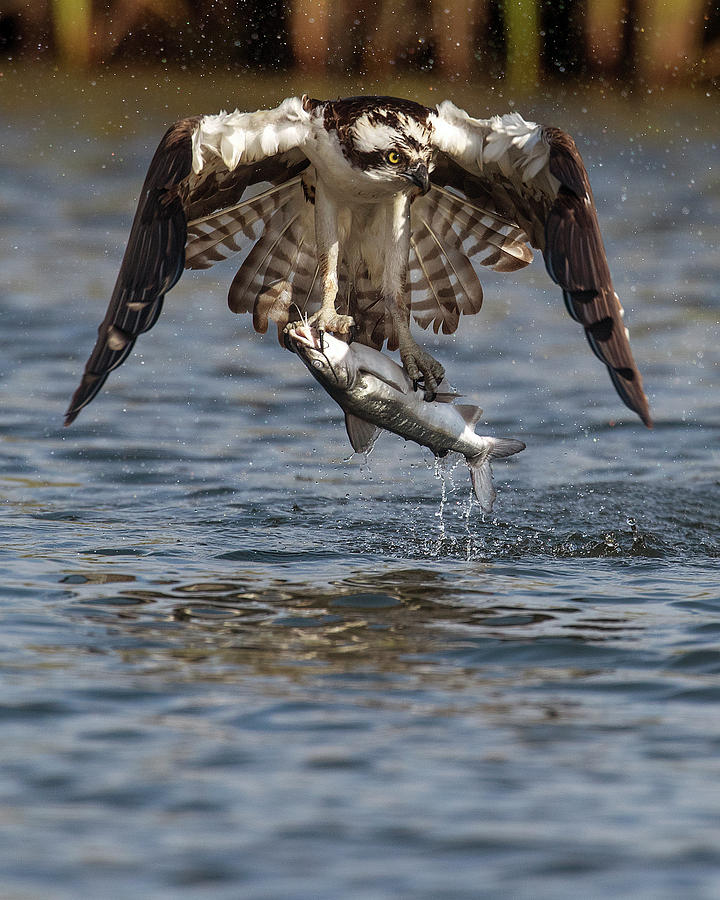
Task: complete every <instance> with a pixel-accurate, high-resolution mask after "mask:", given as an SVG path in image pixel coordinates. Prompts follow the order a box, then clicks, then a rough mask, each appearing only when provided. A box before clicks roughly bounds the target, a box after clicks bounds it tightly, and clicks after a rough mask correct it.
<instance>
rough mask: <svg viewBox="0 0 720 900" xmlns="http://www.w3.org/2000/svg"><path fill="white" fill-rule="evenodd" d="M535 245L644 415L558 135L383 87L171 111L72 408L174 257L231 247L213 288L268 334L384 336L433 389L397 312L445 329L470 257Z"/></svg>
mask: <svg viewBox="0 0 720 900" xmlns="http://www.w3.org/2000/svg"><path fill="white" fill-rule="evenodd" d="M530 247H535V248H537V249H539V250H540V251H541V252H542V254H543V256H544V258H545V265H546V267H547V271H548V273H549V274H550V277H551V278H552V279H553V280H554V281H555V282H556V283H557V284H558V285H560V287H561V288H562V291H563V295H564V298H565V303H566V306H567V309H568V312H569V313H570V315H571V316H572V317H573V318H574V319H575V320H576V321H577V322H579V323H580V324H581V325H582V326H583V327H584V329H585V334H586V335H587V338H588V341H589V342H590V346H591V347H592V349H593V351H594V352H595V354H596V355H597V356H598V357H599V358H600V360H602V362H603V363H605V365H606V366H607V368H608V371H609V373H610V378H611V379H612V382H613V384H614V385H615V388H616V389H617V392H618V394H619V395H620V397H621V398H622V400H623V401H624V403H625V404H626V405H627V406H628V407H629V408H630V409H632V410H634V411H635V412H636V413H637V414H638V415H639V416H640V418H641V419H642V421H643V422H644V423H645V424H646V425H648V426H650V425H651V424H652V423H651V420H650V411H649V407H648V402H647V398H646V396H645V394H644V392H643V386H642V378H641V376H640V373H639V371H638V369H637V366H636V365H635V361H634V360H633V356H632V352H631V350H630V344H629V341H628V333H627V329H626V328H625V326H624V324H623V321H622V316H623V309H622V306H621V305H620V301H619V299H618V297H617V294H616V293H615V291H614V290H613V285H612V281H611V278H610V271H609V268H608V263H607V259H606V256H605V250H604V248H603V243H602V238H601V236H600V229H599V226H598V220H597V214H596V210H595V204H594V201H593V197H592V192H591V189H590V183H589V181H588V176H587V172H586V170H585V166H584V165H583V162H582V159H581V157H580V154H579V152H578V150H577V148H576V146H575V143H574V141H573V139H572V138H571V137H570V135H568V134H566V133H565V132H563V131H560V130H559V129H558V128H552V127H548V126H544V125H536V124H535V123H533V122H526V121H525V120H524V119H523V118H522V117H521V116H520V115H518V114H517V113H511V114H509V115H504V116H494V117H492V118H490V119H475V118H472V117H471V116H469V115H468V114H467V113H466V112H465V111H464V110H462V109H458V107H456V106H454V105H453V104H452V103H450V102H449V101H447V100H446V101H444V102H443V103H440V104H439V105H438V106H437V107H436V108H435V109H430V108H428V107H426V106H422V105H421V104H419V103H415V102H412V101H410V100H400V99H396V98H393V97H364V96H363V97H351V98H347V99H343V100H327V101H321V100H314V99H311V98H309V97H307V96H303V97H302V98H297V97H293V98H290V99H287V100H284V101H283V102H282V103H281V104H280V106H278V107H277V108H276V109H271V110H259V111H257V112H252V113H243V112H238V111H235V112H233V113H225V112H221V113H220V114H219V115H209V116H197V117H192V118H186V119H181V120H180V121H179V122H176V123H175V124H174V125H172V126H171V127H170V129H169V130H168V131H167V132H166V134H165V136H164V137H163V139H162V141H161V142H160V145H159V147H158V149H157V151H156V153H155V156H154V157H153V160H152V162H151V163H150V169H149V171H148V174H147V177H146V179H145V183H144V185H143V189H142V194H141V197H140V201H139V203H138V208H137V212H136V214H135V219H134V222H133V225H132V228H131V231H130V238H129V240H128V245H127V249H126V251H125V256H124V258H123V261H122V265H121V268H120V273H119V275H118V279H117V283H116V285H115V290H114V291H113V294H112V298H111V300H110V305H109V308H108V310H107V314H106V316H105V319H104V320H103V322H102V324H101V325H100V328H99V330H98V339H97V343H96V344H95V348H94V349H93V352H92V354H91V356H90V358H89V360H88V362H87V365H86V367H85V372H84V374H83V378H82V381H81V384H80V386H79V387H78V389H77V391H76V392H75V394H74V396H73V398H72V401H71V403H70V406H69V408H68V411H67V413H66V420H65V423H66V424H70V422H72V421H73V419H75V417H76V416H77V414H78V413H79V412H80V410H81V409H82V408H83V407H84V406H86V405H87V404H88V403H89V402H90V401H91V400H92V399H93V397H94V396H95V395H96V394H97V393H98V391H99V390H100V388H101V387H102V385H103V383H104V381H105V379H106V378H107V376H108V374H109V373H110V372H111V371H112V370H113V369H115V368H117V366H119V365H120V364H121V363H122V362H123V361H124V360H125V359H126V358H127V356H128V354H129V353H130V350H131V349H132V346H133V344H134V342H135V339H136V338H137V336H138V335H139V334H141V333H142V332H143V331H147V330H148V329H149V328H151V327H152V326H153V325H154V324H155V322H156V321H157V318H158V316H159V315H160V311H161V308H162V304H163V299H164V296H165V294H166V293H167V291H169V290H170V288H171V287H172V286H173V285H174V284H175V283H176V282H177V280H178V279H179V278H180V275H181V273H182V270H183V267H186V268H192V269H205V268H208V267H209V266H211V265H212V264H213V263H215V262H217V261H218V260H221V259H225V258H227V257H228V256H230V255H232V254H234V253H238V252H241V253H242V252H244V253H245V256H244V258H243V259H242V262H241V264H240V266H239V269H238V271H237V274H236V275H235V277H234V279H233V281H232V284H231V285H230V291H229V297H228V303H229V306H230V309H231V310H233V312H236V313H252V316H253V325H254V327H255V329H256V330H257V331H259V332H263V333H264V332H265V331H266V330H267V328H268V325H269V322H270V321H271V320H272V321H273V322H274V323H275V324H276V325H277V328H278V335H279V337H280V340H282V339H283V332H284V330H285V329H286V328H287V327H289V326H291V325H292V324H293V323H294V322H295V321H296V320H299V319H303V318H305V319H307V318H308V317H309V323H310V324H311V325H315V327H316V328H317V329H318V330H320V331H321V332H322V331H329V332H333V333H335V334H344V335H348V339H354V340H357V341H361V342H362V343H363V344H367V345H368V346H370V347H374V348H376V349H380V348H381V347H382V346H383V344H385V343H386V342H387V345H388V347H389V348H390V349H399V351H400V356H401V359H402V363H403V365H404V367H405V369H406V371H407V373H408V375H409V376H410V378H412V379H413V381H414V382H415V383H416V384H420V383H422V385H423V387H424V389H425V391H426V393H428V394H429V395H432V393H433V392H434V390H435V389H436V387H437V385H438V384H439V383H440V381H441V379H442V377H443V367H442V366H441V365H440V363H438V362H437V361H436V360H435V359H433V357H432V356H431V355H430V354H428V353H427V352H425V351H424V350H423V349H421V347H420V346H419V345H418V344H417V342H416V341H415V339H414V338H413V337H412V335H411V332H410V318H411V316H412V318H414V319H415V321H416V322H417V323H418V324H419V325H420V326H421V327H422V328H427V327H428V326H429V325H431V324H432V326H433V328H434V330H435V332H436V333H437V332H438V331H439V330H440V329H442V331H443V333H445V334H450V333H452V332H454V331H455V330H456V328H457V327H458V322H459V319H460V315H461V314H465V315H472V314H474V313H477V312H478V310H479V309H480V306H481V304H482V299H483V293H482V287H481V285H480V281H479V279H478V274H477V271H476V268H475V266H476V265H482V266H489V267H490V268H492V269H495V270H497V271H503V272H509V271H513V270H515V269H518V268H520V267H522V266H525V265H527V264H528V263H529V262H530V261H531V259H532V251H531V249H530Z"/></svg>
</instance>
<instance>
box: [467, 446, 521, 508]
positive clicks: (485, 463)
mask: <svg viewBox="0 0 720 900" xmlns="http://www.w3.org/2000/svg"><path fill="white" fill-rule="evenodd" d="M488 440H489V441H490V451H489V452H487V453H480V454H479V455H478V456H474V457H472V458H469V459H468V460H467V464H468V468H469V469H470V479H471V481H472V486H473V491H474V492H475V496H476V497H477V501H478V503H479V504H480V509H482V511H483V512H486V513H489V512H490V511H491V510H492V508H493V503H494V502H495V497H496V496H497V492H496V491H495V488H494V487H493V483H492V469H491V467H490V460H492V459H505V458H506V457H508V456H513V455H514V454H515V453H519V452H520V451H521V450H524V449H525V444H523V442H522V441H516V440H514V439H513V438H488Z"/></svg>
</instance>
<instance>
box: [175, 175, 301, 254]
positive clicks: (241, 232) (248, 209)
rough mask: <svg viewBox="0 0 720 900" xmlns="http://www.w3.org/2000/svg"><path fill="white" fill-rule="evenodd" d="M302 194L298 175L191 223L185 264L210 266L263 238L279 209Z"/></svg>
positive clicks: (189, 223)
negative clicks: (264, 231)
mask: <svg viewBox="0 0 720 900" xmlns="http://www.w3.org/2000/svg"><path fill="white" fill-rule="evenodd" d="M301 196H302V192H301V189H300V178H299V177H296V178H293V179H291V180H290V181H288V182H285V183H284V184H280V185H274V186H273V187H271V188H269V189H268V190H266V191H263V192H262V193H261V194H258V195H257V196H255V197H252V198H251V199H249V200H243V201H242V202H241V203H238V204H236V205H235V206H231V207H229V208H228V209H223V210H222V211H220V212H218V213H214V214H212V215H209V216H204V217H203V218H201V219H195V220H194V221H192V222H188V239H187V244H186V247H185V267H186V268H188V269H208V268H210V266H212V265H213V263H215V262H218V261H220V260H223V259H227V258H228V257H229V256H232V255H233V254H234V253H238V252H240V251H242V250H244V249H246V248H247V246H248V245H249V244H251V243H254V242H255V241H257V240H258V239H259V238H260V235H261V234H262V232H263V230H264V229H265V228H266V227H267V225H268V223H269V222H270V219H271V218H272V217H273V216H274V215H275V213H276V212H277V211H278V209H282V208H283V207H284V206H286V205H287V204H288V203H290V202H291V201H292V200H293V199H296V198H298V197H301Z"/></svg>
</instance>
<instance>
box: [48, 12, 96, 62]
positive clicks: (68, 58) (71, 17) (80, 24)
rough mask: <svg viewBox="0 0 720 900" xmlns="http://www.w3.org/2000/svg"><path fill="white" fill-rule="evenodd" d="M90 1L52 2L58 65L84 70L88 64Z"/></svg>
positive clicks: (90, 20) (90, 19)
mask: <svg viewBox="0 0 720 900" xmlns="http://www.w3.org/2000/svg"><path fill="white" fill-rule="evenodd" d="M91 6H92V0H53V3H52V16H53V30H54V32H55V45H56V47H57V54H58V59H59V62H60V65H62V66H65V67H67V68H79V69H84V68H87V66H88V65H89V64H90V35H91V22H92V10H91Z"/></svg>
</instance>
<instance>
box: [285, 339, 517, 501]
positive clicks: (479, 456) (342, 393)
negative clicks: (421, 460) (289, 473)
mask: <svg viewBox="0 0 720 900" xmlns="http://www.w3.org/2000/svg"><path fill="white" fill-rule="evenodd" d="M286 340H287V342H288V344H289V346H290V347H291V348H292V349H293V350H294V351H295V352H296V353H297V354H298V356H299V357H300V358H301V359H302V361H303V362H304V363H305V365H306V366H307V367H308V369H309V370H310V372H311V373H312V374H313V375H314V376H315V378H316V379H317V380H318V381H319V382H320V384H321V385H322V386H323V387H324V388H325V390H326V391H327V392H328V394H330V396H331V397H332V398H333V400H335V401H336V402H337V403H338V404H339V405H340V406H341V407H342V409H343V411H344V412H345V425H346V428H347V433H348V437H349V438H350V443H351V444H352V447H353V450H355V451H356V452H363V451H368V450H370V449H372V446H373V444H374V443H375V440H376V438H377V436H378V434H379V432H380V429H385V430H386V431H392V432H393V433H394V434H398V435H400V437H402V438H405V440H410V441H415V442H416V443H418V444H422V445H423V446H425V447H429V448H430V449H431V450H432V452H433V453H434V454H435V456H438V457H442V456H445V455H446V454H447V453H449V452H451V451H453V452H456V453H461V454H462V455H463V456H464V457H465V460H466V462H467V464H468V467H469V469H470V477H471V479H472V486H473V490H474V492H475V496H476V497H477V499H478V502H479V503H480V506H481V508H482V509H483V511H484V512H490V510H491V509H492V505H493V501H494V500H495V489H494V487H493V484H492V472H491V469H490V462H491V460H494V459H503V458H505V457H506V456H512V455H513V454H515V453H519V452H520V451H521V450H524V449H525V444H523V442H522V441H516V440H513V439H510V438H493V437H485V436H481V435H479V434H476V433H475V425H476V424H477V422H478V420H479V419H480V416H481V415H482V410H481V409H480V408H479V407H477V406H470V405H468V404H459V403H452V402H451V401H452V400H454V399H455V398H456V397H457V396H458V395H457V394H455V393H452V392H450V391H449V388H448V386H447V385H446V384H445V383H443V384H441V385H440V387H439V389H438V393H437V395H436V397H435V399H434V400H432V401H428V400H425V399H424V395H423V393H422V392H419V391H416V390H415V385H414V384H413V381H412V379H411V378H410V377H409V376H408V374H407V373H406V371H405V369H403V368H402V367H401V366H399V365H398V364H397V363H395V362H393V360H392V359H390V358H389V357H388V356H386V355H385V354H383V353H380V352H379V351H377V350H373V349H372V348H371V347H366V346H365V345H364V344H359V343H353V344H346V343H345V342H344V341H340V340H338V339H337V338H336V337H334V336H333V335H332V334H330V333H329V332H327V331H325V332H323V333H322V334H321V333H320V332H318V331H317V330H316V329H315V328H313V327H311V326H309V325H307V324H305V323H301V324H299V325H295V326H293V327H291V328H289V329H288V330H287V331H286Z"/></svg>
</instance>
